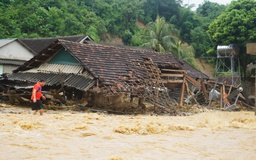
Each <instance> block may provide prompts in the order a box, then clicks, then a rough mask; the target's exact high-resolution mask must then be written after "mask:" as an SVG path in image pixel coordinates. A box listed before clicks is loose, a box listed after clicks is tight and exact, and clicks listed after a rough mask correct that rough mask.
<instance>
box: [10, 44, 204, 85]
mask: <svg viewBox="0 0 256 160" xmlns="http://www.w3.org/2000/svg"><path fill="white" fill-rule="evenodd" d="M61 47H64V48H65V49H66V50H67V51H69V53H70V54H71V55H72V56H74V58H76V59H77V60H78V61H79V62H80V64H81V65H82V66H83V67H84V68H85V69H86V70H87V71H89V72H90V73H91V74H92V75H93V76H94V77H96V78H99V80H100V82H101V83H103V84H104V83H106V84H111V83H113V82H115V81H118V79H119V77H120V76H128V71H129V70H131V69H132V67H131V66H132V65H131V64H132V62H137V61H140V62H142V61H144V59H146V58H150V59H152V60H153V62H154V63H156V64H157V65H158V66H164V67H165V68H169V69H183V70H187V69H189V70H190V71H189V72H188V74H189V75H190V76H191V77H193V78H200V77H201V78H205V75H204V74H203V73H201V72H199V71H197V70H196V69H194V68H192V67H191V66H189V65H187V64H186V63H184V62H181V61H178V60H177V58H175V57H174V56H173V55H172V54H160V53H158V52H154V51H149V50H139V49H134V48H127V47H116V46H107V45H99V44H80V43H77V42H71V41H66V40H58V41H55V42H54V43H53V44H52V45H51V46H50V48H46V49H44V50H43V51H42V52H41V53H40V54H39V55H36V56H35V57H34V58H32V59H31V60H29V61H27V62H26V63H25V64H24V65H23V66H21V67H19V68H18V69H17V70H15V72H18V71H24V70H28V69H30V68H33V67H39V65H40V64H41V63H42V62H44V61H45V60H46V59H48V58H49V57H50V56H51V55H53V54H54V53H55V52H56V51H58V50H59V49H60V48H61ZM192 73H193V74H192ZM136 74H138V73H136ZM206 77H207V76H206Z"/></svg>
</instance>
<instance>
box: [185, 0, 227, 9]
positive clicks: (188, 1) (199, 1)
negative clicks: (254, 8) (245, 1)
mask: <svg viewBox="0 0 256 160" xmlns="http://www.w3.org/2000/svg"><path fill="white" fill-rule="evenodd" d="M209 1H210V2H216V3H219V4H225V5H226V4H229V3H230V2H231V0H209ZM203 2H204V0H183V4H195V6H196V7H195V8H193V10H196V8H197V7H198V5H199V4H202V3H203Z"/></svg>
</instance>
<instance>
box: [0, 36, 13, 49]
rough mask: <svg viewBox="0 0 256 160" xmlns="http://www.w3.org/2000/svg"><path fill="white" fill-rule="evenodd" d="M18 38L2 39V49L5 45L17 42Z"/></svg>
mask: <svg viewBox="0 0 256 160" xmlns="http://www.w3.org/2000/svg"><path fill="white" fill-rule="evenodd" d="M15 40H16V38H13V39H1V40H0V47H3V46H5V45H7V44H8V43H11V42H12V41H15Z"/></svg>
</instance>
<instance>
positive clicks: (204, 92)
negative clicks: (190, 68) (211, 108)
mask: <svg viewBox="0 0 256 160" xmlns="http://www.w3.org/2000/svg"><path fill="white" fill-rule="evenodd" d="M201 87H202V91H203V94H204V97H205V99H206V101H207V100H209V94H208V92H207V90H206V87H205V84H204V80H201Z"/></svg>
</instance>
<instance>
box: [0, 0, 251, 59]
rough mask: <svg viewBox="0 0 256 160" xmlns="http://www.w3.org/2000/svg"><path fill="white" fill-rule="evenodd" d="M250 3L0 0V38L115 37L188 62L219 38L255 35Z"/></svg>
mask: <svg viewBox="0 0 256 160" xmlns="http://www.w3.org/2000/svg"><path fill="white" fill-rule="evenodd" d="M255 4H256V2H255V0H237V1H232V2H231V4H230V5H229V6H224V5H219V4H217V3H212V2H209V1H207V0H206V1H205V2H204V3H203V4H202V5H200V6H199V8H198V9H197V10H196V11H192V10H191V8H192V6H184V5H182V0H0V38H1V39H3V38H27V37H30V38H31V37H33V38H36V37H56V36H69V35H81V34H83V35H89V36H91V37H92V38H93V39H94V40H95V41H97V42H99V41H109V40H111V38H113V37H120V38H121V39H122V42H123V44H125V45H130V46H144V47H149V48H151V49H153V50H155V51H159V52H170V53H172V54H174V55H175V56H177V57H178V58H180V59H184V60H186V61H187V62H189V63H191V64H192V61H193V58H194V57H195V56H196V57H202V56H205V55H206V53H207V52H208V53H211V52H212V53H214V52H213V51H212V49H213V48H216V45H218V44H221V43H222V44H229V43H233V42H234V43H236V42H239V43H243V44H244V43H245V42H246V41H247V40H253V39H255V38H254V37H256V36H254V35H255V34H256V33H255V32H254V31H255V19H256V18H255V13H254V10H255V7H256V5H255ZM138 24H140V25H138ZM247 32H248V33H247ZM207 56H208V55H207Z"/></svg>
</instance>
